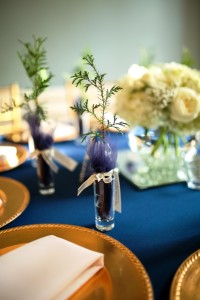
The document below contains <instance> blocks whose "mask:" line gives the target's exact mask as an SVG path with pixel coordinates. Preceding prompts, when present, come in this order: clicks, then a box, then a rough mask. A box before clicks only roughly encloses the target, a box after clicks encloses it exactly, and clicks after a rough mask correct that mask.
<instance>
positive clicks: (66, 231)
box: [0, 224, 153, 300]
mask: <svg viewBox="0 0 200 300" xmlns="http://www.w3.org/2000/svg"><path fill="white" fill-rule="evenodd" d="M52 234H53V235H55V236H58V237H61V238H64V239H66V240H68V241H71V242H73V243H75V244H77V245H80V246H82V247H85V248H88V249H90V250H93V251H98V252H101V253H104V262H105V267H104V269H102V270H101V271H100V272H99V273H97V274H96V275H95V276H94V277H93V278H92V279H91V280H89V282H87V283H86V285H84V286H83V287H81V289H80V290H78V291H77V293H75V294H74V295H73V296H72V299H73V300H77V299H84V300H86V299H87V300H90V299H92V300H111V299H112V300H121V299H130V300H131V299H137V300H153V290H152V286H151V282H150V280H149V277H148V274H147V273H146V270H145V268H144V266H143V265H142V263H141V262H140V260H139V259H138V258H137V257H136V256H135V255H134V254H133V253H132V252H131V251H130V250H129V249H128V248H126V247H125V246H124V245H123V244H121V243H120V242H118V241H117V240H115V239H113V238H111V237H109V236H107V235H105V234H103V233H100V232H97V231H95V230H91V229H88V228H84V227H79V226H73V225H64V224H37V225H29V226H21V227H15V228H12V229H7V230H2V231H0V255H2V254H4V253H5V252H7V251H9V250H12V249H13V248H14V247H17V246H20V245H22V244H24V243H28V242H31V241H33V240H35V239H38V238H41V237H44V236H47V235H52ZM80 295H81V297H80Z"/></svg>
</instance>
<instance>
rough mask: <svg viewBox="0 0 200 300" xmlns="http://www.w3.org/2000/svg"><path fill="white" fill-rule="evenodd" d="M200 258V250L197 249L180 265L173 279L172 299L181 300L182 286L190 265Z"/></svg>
mask: <svg viewBox="0 0 200 300" xmlns="http://www.w3.org/2000/svg"><path fill="white" fill-rule="evenodd" d="M199 258H200V250H197V251H195V252H194V253H192V254H191V255H190V256H188V257H187V258H186V259H185V260H184V261H183V263H182V264H181V265H180V266H179V268H178V270H177V271H176V273H175V275H174V278H173V280H172V284H171V289H170V300H181V288H182V286H183V282H184V278H185V275H186V274H187V272H188V271H189V269H190V267H191V266H192V265H193V264H194V263H195V261H196V260H197V259H199Z"/></svg>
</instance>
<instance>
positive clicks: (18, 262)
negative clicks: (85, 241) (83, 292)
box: [0, 235, 104, 300]
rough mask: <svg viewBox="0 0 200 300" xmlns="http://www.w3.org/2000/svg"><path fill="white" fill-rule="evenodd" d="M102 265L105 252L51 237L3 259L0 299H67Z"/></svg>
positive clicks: (0, 269)
mask: <svg viewBox="0 0 200 300" xmlns="http://www.w3.org/2000/svg"><path fill="white" fill-rule="evenodd" d="M103 266H104V255H103V254H102V253H98V252H94V251H91V250H88V249H86V248H84V247H80V246H78V245H76V244H74V243H71V242H69V241H66V240H64V239H62V238H58V237H56V236H53V235H49V236H46V237H43V238H40V239H38V240H35V241H33V242H30V243H28V244H26V245H23V246H21V247H19V248H17V249H15V250H13V251H11V252H9V253H6V254H4V255H2V256H1V257H0V299H1V300H50V299H51V300H64V299H68V298H69V297H70V296H71V295H72V294H73V293H74V292H75V291H76V290H77V289H78V288H80V287H81V285H83V284H84V283H85V282H86V281H87V280H89V278H91V277H92V276H93V275H94V274H95V273H96V272H97V271H99V270H100V269H101V268H103Z"/></svg>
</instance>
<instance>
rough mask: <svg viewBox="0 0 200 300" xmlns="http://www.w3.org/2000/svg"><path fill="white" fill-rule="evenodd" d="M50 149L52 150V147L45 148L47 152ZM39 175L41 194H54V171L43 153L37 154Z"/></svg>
mask: <svg viewBox="0 0 200 300" xmlns="http://www.w3.org/2000/svg"><path fill="white" fill-rule="evenodd" d="M48 151H49V152H50V151H51V149H49V150H48V149H46V150H45V152H46V153H47V152H48ZM37 176H38V187H39V193H40V194H41V195H50V194H53V193H54V192H55V178H54V172H53V171H52V169H51V167H50V166H49V164H48V163H47V162H46V161H45V159H44V158H43V156H42V155H41V154H39V155H38V156H37Z"/></svg>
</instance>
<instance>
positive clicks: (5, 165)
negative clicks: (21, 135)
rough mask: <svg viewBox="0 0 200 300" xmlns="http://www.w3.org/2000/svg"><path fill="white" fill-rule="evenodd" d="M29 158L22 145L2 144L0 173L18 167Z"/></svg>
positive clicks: (0, 148)
mask: <svg viewBox="0 0 200 300" xmlns="http://www.w3.org/2000/svg"><path fill="white" fill-rule="evenodd" d="M26 158H27V150H26V148H25V147H23V146H21V145H15V144H11V143H1V144H0V172H5V171H9V170H11V169H13V168H16V167H18V166H19V165H21V164H22V163H23V162H25V160H26Z"/></svg>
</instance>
